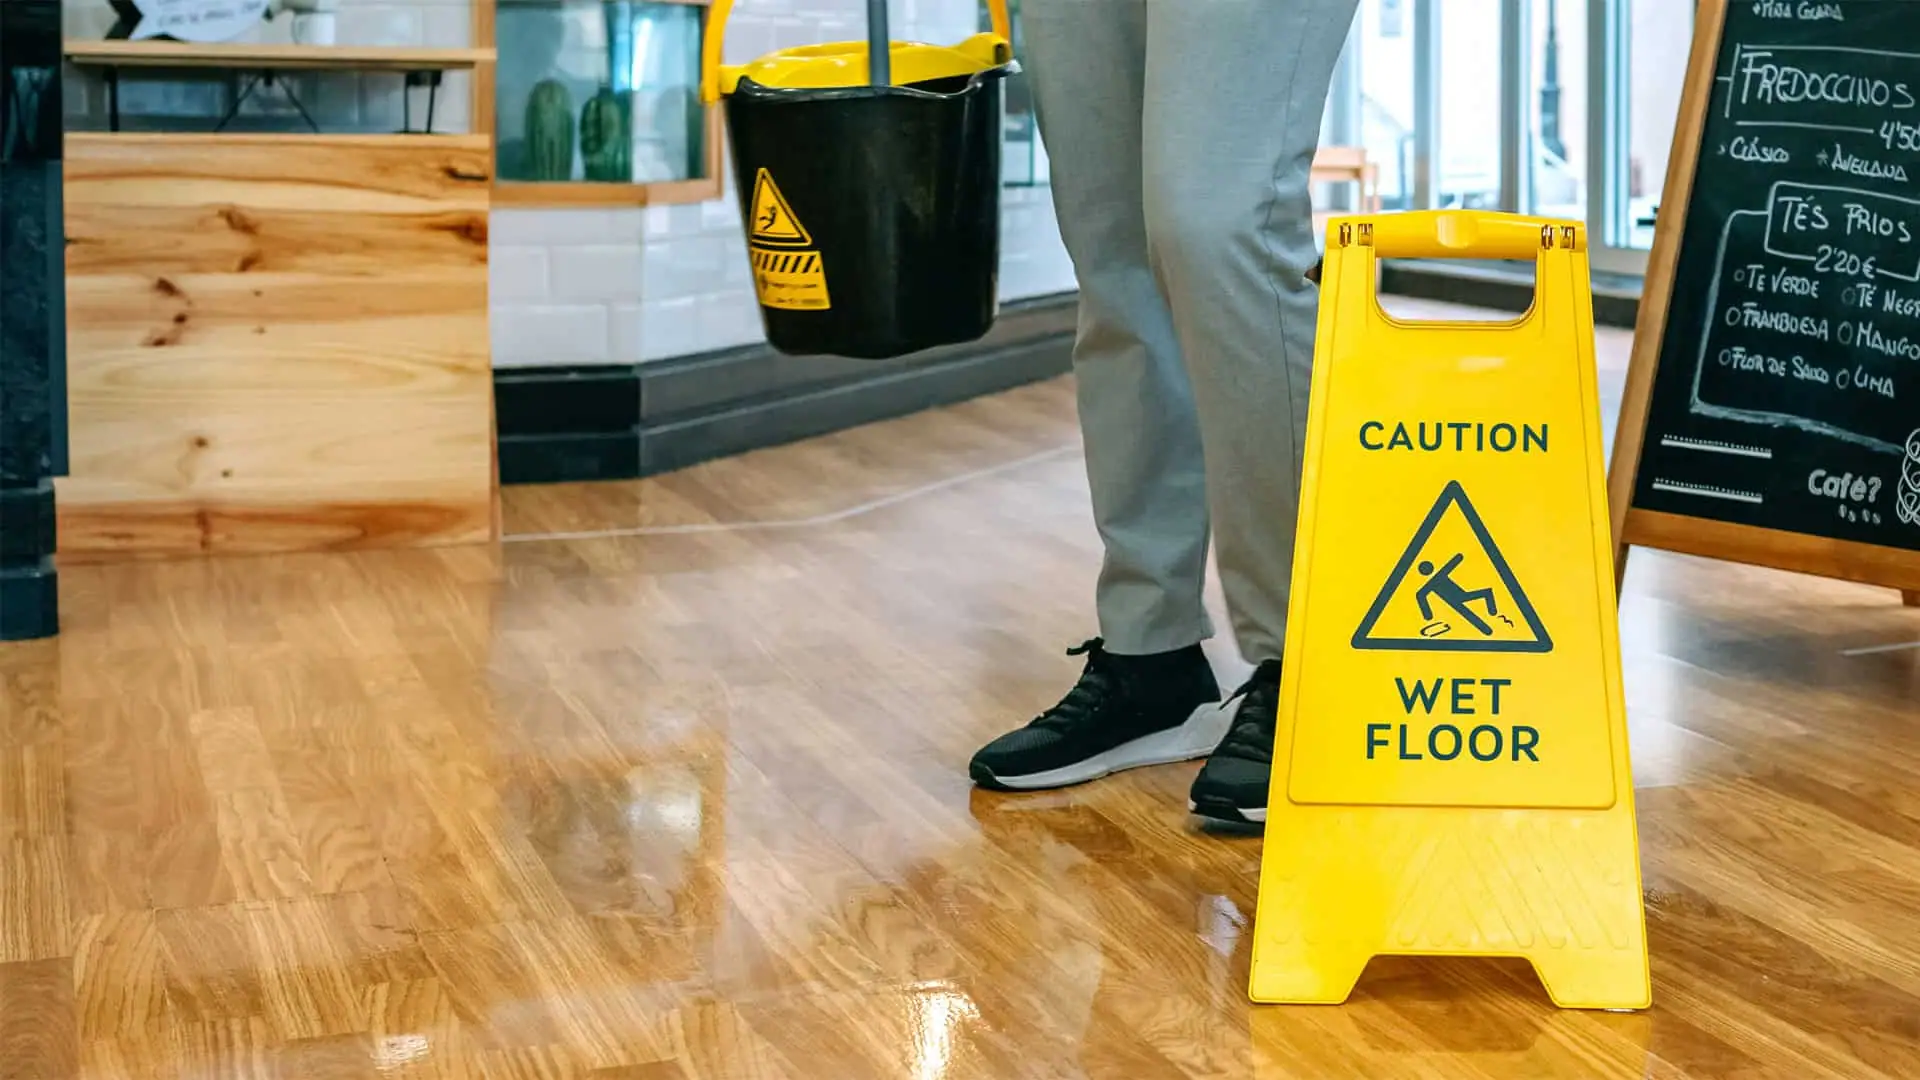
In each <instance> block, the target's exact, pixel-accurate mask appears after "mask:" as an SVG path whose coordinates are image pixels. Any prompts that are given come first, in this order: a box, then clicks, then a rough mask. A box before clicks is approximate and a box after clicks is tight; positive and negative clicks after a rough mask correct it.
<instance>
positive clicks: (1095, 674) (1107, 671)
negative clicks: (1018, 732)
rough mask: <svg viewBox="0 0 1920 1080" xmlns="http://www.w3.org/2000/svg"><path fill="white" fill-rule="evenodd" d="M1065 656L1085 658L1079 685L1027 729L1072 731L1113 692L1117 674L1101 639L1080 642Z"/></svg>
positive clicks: (1034, 720) (1110, 656) (1074, 686)
mask: <svg viewBox="0 0 1920 1080" xmlns="http://www.w3.org/2000/svg"><path fill="white" fill-rule="evenodd" d="M1067 655H1068V656H1085V657H1086V658H1087V664H1086V667H1084V668H1083V669H1081V672H1080V681H1079V682H1077V683H1075V684H1074V685H1073V689H1071V690H1069V691H1067V696H1066V697H1063V698H1061V699H1060V702H1059V704H1057V705H1055V706H1054V707H1053V708H1051V709H1048V710H1047V711H1046V712H1043V713H1041V714H1040V715H1039V716H1037V717H1035V718H1034V719H1033V722H1032V723H1030V724H1028V725H1027V726H1028V727H1036V728H1068V727H1072V726H1074V725H1075V724H1078V723H1080V722H1082V721H1084V720H1086V719H1088V718H1089V717H1091V716H1092V715H1093V714H1094V713H1095V712H1098V711H1099V709H1100V706H1101V705H1102V704H1103V703H1104V702H1105V701H1106V700H1107V696H1108V695H1109V694H1111V693H1113V691H1114V690H1115V688H1116V684H1117V683H1118V681H1119V673H1118V672H1117V671H1115V670H1114V664H1113V658H1112V655H1111V654H1110V653H1108V652H1107V650H1106V643H1105V642H1104V641H1103V640H1102V639H1100V638H1093V639H1090V640H1088V641H1085V642H1082V643H1081V644H1079V645H1076V646H1074V647H1073V648H1071V649H1068V650H1067Z"/></svg>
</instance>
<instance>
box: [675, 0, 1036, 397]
mask: <svg viewBox="0 0 1920 1080" xmlns="http://www.w3.org/2000/svg"><path fill="white" fill-rule="evenodd" d="M731 7H732V0H714V3H713V5H712V6H711V8H709V10H708V16H707V27H706V40H705V42H704V44H703V50H702V68H703V70H702V96H703V97H704V98H705V100H706V101H707V102H709V103H710V104H711V103H713V102H715V101H719V100H724V101H725V103H726V118H727V133H728V136H729V137H730V139H731V142H732V147H731V149H732V155H733V168H734V178H735V181H736V183H737V186H738V190H739V198H740V213H741V217H742V219H743V222H744V224H745V227H746V232H747V258H748V260H749V262H750V263H751V268H752V273H753V283H754V290H755V293H756V295H757V296H758V298H759V302H760V315H761V320H762V323H763V325H764V326H765V328H766V333H767V340H768V341H769V343H771V344H772V345H773V347H774V348H775V349H778V350H779V351H780V352H783V353H788V354H791V355H801V356H805V355H834V356H847V357H856V358H861V359H875V360H877V359H886V358H890V357H896V356H902V355H905V354H907V353H911V352H917V351H919V350H921V349H927V348H932V347H934V346H937V345H951V344H955V343H959V342H965V341H974V340H978V339H979V338H980V337H981V336H983V335H984V334H986V332H987V331H988V330H989V329H990V328H991V327H992V326H993V320H994V317H995V315H996V314H997V313H998V311H999V295H998V289H999V270H1000V144H1001V102H1002V93H1003V85H1004V84H1003V81H1002V80H1003V78H1004V76H1006V75H1007V74H1009V73H1011V72H1013V71H1015V70H1017V67H1016V66H1015V64H1014V63H1013V58H1012V52H1013V50H1012V45H1011V43H1010V33H1011V31H1010V29H1009V27H1008V23H1007V12H1006V5H1005V0H988V8H989V9H990V11H991V12H992V17H993V26H994V31H995V32H994V33H990V34H977V35H975V36H974V37H971V38H968V39H967V40H966V41H963V42H961V43H960V44H958V45H954V46H951V47H948V46H937V45H924V44H919V43H913V42H893V41H890V40H889V39H888V36H887V17H886V4H885V0H869V3H868V12H867V18H868V32H869V37H870V40H869V41H867V42H843V43H836V44H827V45H809V46H803V47H801V48H796V49H786V50H782V51H780V52H775V53H770V54H768V55H766V56H763V57H761V58H760V59H758V60H756V61H754V62H753V63H750V64H746V65H742V66H737V67H735V66H723V65H721V64H720V63H719V57H720V51H721V44H722V40H723V36H724V34H725V28H726V19H727V14H728V10H729V9H730V8H731Z"/></svg>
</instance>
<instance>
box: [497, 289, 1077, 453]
mask: <svg viewBox="0 0 1920 1080" xmlns="http://www.w3.org/2000/svg"><path fill="white" fill-rule="evenodd" d="M1077 301H1078V297H1077V296H1076V295H1075V294H1071V293H1068V294H1063V295H1059V296H1049V297H1041V298H1036V299H1032V300H1023V301H1019V302H1016V303H1009V304H1007V305H1005V306H1004V307H1003V308H1002V309H1001V313H1000V317H999V318H998V319H997V320H996V321H995V324H994V327H993V329H992V330H991V331H989V332H988V333H987V335H986V337H984V338H982V339H980V340H979V341H974V342H969V343H967V344H963V345H951V346H945V347H942V348H938V349H929V350H926V351H925V352H920V353H915V354H913V355H911V356H903V357H898V358H895V359H892V360H883V361H872V360H850V359H846V358H842V357H828V356H814V357H796V356H785V355H782V354H780V353H778V352H775V351H774V350H773V349H772V348H771V347H769V346H766V345H757V346H749V347H747V348H742V349H729V350H726V351H723V352H716V353H705V354H700V355H695V356H686V357H676V358H674V359H671V360H659V361H654V362H650V363H644V364H617V365H604V366H592V367H557V368H515V369H504V370H501V371H498V372H496V373H495V375H494V399H495V410H496V414H497V416H498V418H499V443H500V480H501V482H502V483H504V484H537V483H553V482H558V481H566V480H617V479H630V478H633V477H638V476H652V475H654V474H657V473H662V472H669V471H671V470H674V469H681V468H685V467H687V466H689V465H695V464H698V463H700V462H702V461H709V460H712V459H714V458H719V457H726V456H729V455H732V454H740V453H745V452H747V451H749V450H758V449H761V448H763V447H768V446H777V445H780V444H782V443H789V442H794V441H797V440H799V439H805V438H810V437H813V436H816V435H824V434H827V433H830V432H834V431H840V430H844V429H846V428H851V427H857V426H859V425H861V424H870V423H873V422H875V421H878V420H886V419H891V418H893V417H896V416H904V415H907V414H909V413H914V412H919V411H921V410H923V409H930V408H934V407H936V406H940V405H950V404H954V403H956V402H961V401H966V400H968V399H970V398H975V397H979V396H981V395H984V394H991V393H995V392H997V391H1001V390H1008V389H1012V388H1013V387H1016V386H1021V385H1024V384H1027V383H1031V382H1038V381H1040V380H1043V379H1049V378H1053V377H1054V376H1056V375H1062V374H1065V373H1066V372H1067V371H1068V370H1069V369H1070V367H1071V365H1072V349H1073V335H1074V326H1075V314H1076V310H1077Z"/></svg>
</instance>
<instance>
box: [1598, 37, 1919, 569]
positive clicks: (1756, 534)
mask: <svg viewBox="0 0 1920 1080" xmlns="http://www.w3.org/2000/svg"><path fill="white" fill-rule="evenodd" d="M1727 7H1728V0H1699V3H1698V5H1696V7H1695V8H1694V22H1693V48H1692V53H1691V55H1690V56H1689V58H1688V61H1687V78H1686V82H1685V83H1684V84H1683V85H1682V88H1681V92H1680V112H1679V116H1678V118H1677V120H1676V122H1675V124H1674V130H1673V150H1672V153H1671V154H1669V155H1668V158H1667V178H1666V186H1665V187H1664V188H1663V189H1662V191H1661V199H1660V201H1661V207H1660V209H1661V211H1662V212H1661V214H1660V215H1659V220H1658V221H1657V222H1656V223H1655V225H1654V233H1653V251H1652V253H1651V255H1649V257H1648V259H1647V275H1646V283H1645V285H1644V286H1643V288H1642V292H1641V297H1640V313H1639V317H1638V320H1637V321H1636V322H1635V324H1634V331H1633V352H1632V356H1631V358H1630V359H1629V360H1628V364H1627V384H1626V393H1625V396H1624V397H1623V398H1622V400H1621V404H1620V423H1619V426H1618V427H1617V428H1616V430H1615V432H1614V438H1613V455H1612V460H1611V462H1610V463H1609V465H1608V469H1607V497H1608V502H1609V503H1610V504H1611V511H1612V517H1613V543H1614V578H1615V581H1614V584H1615V586H1616V587H1618V586H1619V585H1620V584H1621V582H1622V581H1624V579H1625V577H1626V572H1627V554H1628V551H1629V550H1630V549H1631V548H1634V547H1647V548H1658V549H1661V550H1665V551H1675V552H1681V553H1683V554H1688V555H1699V556H1704V557H1706V558H1711V559H1725V560H1727V561H1729V562H1739V563H1747V564H1750V565H1754V566H1766V567H1772V568H1774V569H1779V570H1794V571H1799V572H1801V573H1806V574H1815V575H1818V576H1820V577H1828V578H1838V579H1842V580H1846V581H1856V582H1860V583H1862V584H1867V585H1885V586H1887V587H1889V588H1895V589H1899V590H1901V591H1902V595H1903V596H1904V598H1905V600H1906V602H1907V604H1908V605H1909V606H1913V607H1920V552H1914V551H1905V550H1902V549H1900V548H1891V547H1882V546H1880V545H1877V544H1862V543H1856V542H1852V541H1846V540H1831V539H1828V538H1826V537H1821V536H1804V535H1801V534H1799V533H1791V532H1783V531H1781V530H1777V529H1767V528H1761V527H1758V526H1753V525H1735V524H1730V523H1727V522H1722V521H1714V520H1711V519H1706V518H1694V517H1687V516H1684V515H1680V514H1669V513H1663V512H1659V511H1653V510H1642V509H1639V508H1637V507H1635V506H1634V505H1633V493H1634V488H1635V486H1636V484H1637V482H1638V480H1639V473H1640V455H1641V450H1642V447H1643V446H1644V444H1645V440H1646V436H1647V412H1648V410H1649V408H1650V407H1651V405H1652V401H1653V387H1654V379H1655V377H1656V376H1657V375H1658V373H1659V367H1660V351H1661V346H1662V345H1663V343H1664V338H1665V335H1666V328H1667V310H1668V306H1669V304H1670V301H1671V299H1672V295H1673V287H1674V274H1675V270H1676V268H1677V266H1678V265H1679V261H1680V245H1681V241H1682V239H1683V238H1684V237H1685V235H1686V228H1687V209H1688V206H1689V205H1690V203H1691V202H1692V196H1693V181H1694V173H1695V171H1696V170H1697V168H1698V165H1699V160H1700V152H1701V149H1702V145H1703V143H1704V141H1705V135H1706V123H1707V112H1708V110H1709V109H1710V108H1711V107H1712V102H1713V87H1714V67H1715V65H1716V64H1717V63H1718V62H1719V58H1720V38H1721V33H1722V31H1723V30H1724V28H1725V26H1726V16H1727Z"/></svg>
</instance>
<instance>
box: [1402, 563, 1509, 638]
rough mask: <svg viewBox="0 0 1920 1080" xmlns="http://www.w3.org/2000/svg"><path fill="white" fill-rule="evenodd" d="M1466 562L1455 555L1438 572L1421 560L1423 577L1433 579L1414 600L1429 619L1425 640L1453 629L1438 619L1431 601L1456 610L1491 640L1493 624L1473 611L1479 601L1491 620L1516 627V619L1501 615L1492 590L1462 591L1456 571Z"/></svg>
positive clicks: (1424, 634) (1424, 632)
mask: <svg viewBox="0 0 1920 1080" xmlns="http://www.w3.org/2000/svg"><path fill="white" fill-rule="evenodd" d="M1466 560H1467V556H1466V555H1465V553H1461V554H1458V555H1455V556H1454V557H1453V558H1451V559H1448V560H1447V565H1445V566H1442V567H1441V568H1439V569H1438V570H1435V569H1434V567H1433V562H1432V560H1429V559H1423V560H1421V562H1420V566H1419V570H1420V576H1422V577H1424V578H1427V579H1429V580H1428V581H1427V583H1426V584H1425V585H1422V586H1420V590H1419V591H1418V592H1416V593H1414V594H1413V598H1414V601H1415V602H1416V603H1418V604H1419V605H1420V615H1421V617H1422V618H1425V619H1426V620H1427V625H1426V626H1425V627H1422V628H1421V631H1420V636H1421V637H1433V636H1437V635H1439V634H1443V633H1445V632H1446V631H1447V630H1449V629H1451V627H1449V626H1448V625H1447V624H1446V623H1443V622H1441V621H1440V620H1439V619H1436V618H1434V615H1433V605H1432V604H1431V602H1430V601H1432V600H1435V599H1437V600H1439V601H1440V602H1441V603H1443V604H1446V605H1447V606H1448V607H1450V608H1452V609H1453V610H1454V611H1455V612H1456V613H1458V614H1459V616H1460V617H1461V618H1463V619H1465V620H1467V622H1469V623H1471V624H1473V628H1474V629H1475V630H1478V631H1480V632H1481V633H1482V634H1485V635H1487V636H1488V637H1492V636H1493V625H1492V624H1491V623H1489V622H1487V621H1486V620H1485V619H1482V618H1481V617H1480V616H1479V615H1476V614H1475V613H1474V611H1473V609H1472V608H1471V607H1469V606H1468V605H1469V604H1472V603H1474V602H1475V601H1479V602H1481V603H1484V604H1486V605H1487V615H1488V616H1489V617H1491V618H1495V619H1499V620H1500V621H1501V622H1504V623H1506V624H1507V625H1508V626H1512V625H1513V620H1512V619H1509V618H1507V617H1506V616H1505V615H1502V614H1500V602H1499V600H1498V599H1497V598H1496V597H1495V596H1494V593H1493V590H1492V589H1472V590H1469V589H1465V588H1462V587H1461V586H1460V584H1459V583H1458V582H1456V581H1454V580H1453V571H1454V570H1455V569H1456V568H1457V567H1458V566H1459V565H1460V564H1461V563H1463V562H1465V561H1466Z"/></svg>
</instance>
